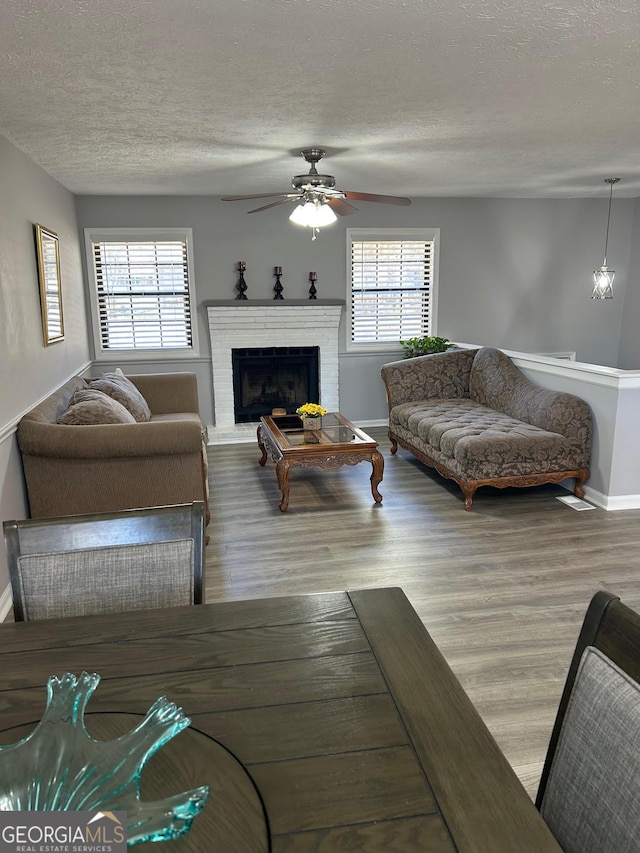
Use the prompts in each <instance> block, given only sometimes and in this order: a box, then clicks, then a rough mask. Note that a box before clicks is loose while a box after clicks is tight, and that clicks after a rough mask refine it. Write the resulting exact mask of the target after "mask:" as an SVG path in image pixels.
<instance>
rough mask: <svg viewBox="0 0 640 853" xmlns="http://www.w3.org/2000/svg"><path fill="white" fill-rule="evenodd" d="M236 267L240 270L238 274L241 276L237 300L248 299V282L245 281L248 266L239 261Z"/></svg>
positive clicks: (237, 288) (237, 284)
mask: <svg viewBox="0 0 640 853" xmlns="http://www.w3.org/2000/svg"><path fill="white" fill-rule="evenodd" d="M236 267H237V269H238V272H239V273H240V275H239V276H238V281H237V283H236V290H237V291H238V295H237V296H236V300H242V299H246V298H247V295H246V290H247V282H246V281H245V280H244V271H245V270H246V268H247V265H246V264H245V262H244V261H238V263H237V264H236Z"/></svg>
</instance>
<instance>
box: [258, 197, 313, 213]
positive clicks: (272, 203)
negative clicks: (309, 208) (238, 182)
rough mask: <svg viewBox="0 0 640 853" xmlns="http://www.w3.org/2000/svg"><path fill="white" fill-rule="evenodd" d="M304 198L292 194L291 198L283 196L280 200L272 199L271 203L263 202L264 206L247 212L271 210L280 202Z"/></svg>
mask: <svg viewBox="0 0 640 853" xmlns="http://www.w3.org/2000/svg"><path fill="white" fill-rule="evenodd" d="M299 198H302V196H300V195H292V196H291V197H290V198H281V199H280V201H272V202H271V204H263V205H262V207H256V208H254V209H253V210H248V211H247V213H260V211H261V210H269V208H270V207H276V206H277V205H279V204H286V203H287V202H289V201H296V200H297V199H299Z"/></svg>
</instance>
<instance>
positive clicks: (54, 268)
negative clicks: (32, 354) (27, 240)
mask: <svg viewBox="0 0 640 853" xmlns="http://www.w3.org/2000/svg"><path fill="white" fill-rule="evenodd" d="M34 227H35V236H36V254H37V257H38V280H39V282H40V305H41V308H42V331H43V335H44V345H45V346H46V347H48V346H49V344H55V343H56V342H57V341H62V340H64V321H63V318H62V281H61V279H60V252H59V246H58V235H57V234H56V233H55V231H50V230H49V229H48V228H43V226H42V225H35V226H34Z"/></svg>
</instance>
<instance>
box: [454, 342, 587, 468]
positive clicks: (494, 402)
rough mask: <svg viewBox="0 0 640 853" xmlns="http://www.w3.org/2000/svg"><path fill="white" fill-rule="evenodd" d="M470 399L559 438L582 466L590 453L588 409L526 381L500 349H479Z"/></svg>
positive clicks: (576, 400)
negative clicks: (565, 442)
mask: <svg viewBox="0 0 640 853" xmlns="http://www.w3.org/2000/svg"><path fill="white" fill-rule="evenodd" d="M469 394H470V397H471V399H472V400H475V401H476V402H477V403H480V404H481V405H483V406H488V407H489V408H491V409H496V411H498V412H504V414H506V415H509V417H511V418H515V419H516V420H519V421H524V422H525V423H528V424H533V426H537V427H539V428H540V429H544V430H547V432H555V433H558V434H559V435H563V436H564V437H565V438H566V439H567V440H568V441H569V443H570V444H571V446H572V447H573V448H574V450H575V452H576V454H577V456H578V457H579V458H580V459H581V460H582V461H581V463H580V465H576V467H580V466H583V467H586V466H587V465H588V460H589V456H590V453H591V409H590V408H589V406H588V404H587V403H586V402H585V401H584V400H582V399H581V398H580V397H576V396H575V395H574V394H568V393H567V392H565V391H552V390H550V389H548V388H543V387H542V386H541V385H538V384H537V383H535V382H533V381H532V380H531V379H528V378H527V377H526V376H525V375H524V373H522V371H521V370H519V369H518V368H517V367H516V365H515V364H514V363H513V362H512V361H511V359H510V358H509V357H508V356H507V355H505V353H503V352H502V351H501V350H498V349H494V348H492V347H482V349H480V350H478V351H477V354H476V357H475V359H474V363H473V367H472V369H471V379H470V383H469Z"/></svg>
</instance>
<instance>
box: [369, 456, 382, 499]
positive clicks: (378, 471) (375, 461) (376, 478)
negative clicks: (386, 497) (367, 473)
mask: <svg viewBox="0 0 640 853" xmlns="http://www.w3.org/2000/svg"><path fill="white" fill-rule="evenodd" d="M371 465H372V467H373V471H372V472H371V494H372V495H373V499H374V501H375V502H376V503H377V504H379V503H382V495H381V494H380V492H379V491H378V486H379V485H380V483H381V482H382V475H383V474H384V457H383V456H382V454H381V453H379V452H378V451H377V450H374V451H373V453H372V454H371Z"/></svg>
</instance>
